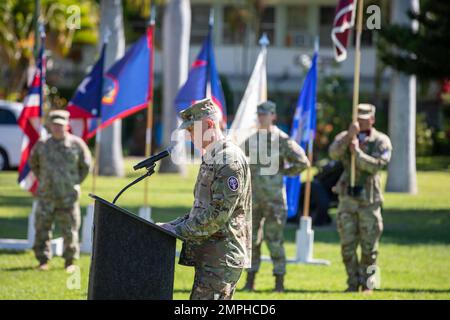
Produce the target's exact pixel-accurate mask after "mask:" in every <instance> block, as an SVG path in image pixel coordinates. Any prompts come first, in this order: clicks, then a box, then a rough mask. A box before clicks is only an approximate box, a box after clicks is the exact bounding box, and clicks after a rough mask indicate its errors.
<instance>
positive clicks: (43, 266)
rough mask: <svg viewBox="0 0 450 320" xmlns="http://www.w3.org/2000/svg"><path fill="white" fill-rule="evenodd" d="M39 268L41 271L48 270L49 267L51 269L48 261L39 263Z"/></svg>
mask: <svg viewBox="0 0 450 320" xmlns="http://www.w3.org/2000/svg"><path fill="white" fill-rule="evenodd" d="M37 269H38V270H39V271H48V269H49V266H48V263H47V262H41V263H39V266H38V267H37Z"/></svg>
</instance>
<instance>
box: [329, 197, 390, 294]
mask: <svg viewBox="0 0 450 320" xmlns="http://www.w3.org/2000/svg"><path fill="white" fill-rule="evenodd" d="M337 227H338V231H339V236H340V239H341V253H342V259H343V262H344V265H345V269H346V271H347V276H348V280H347V283H348V285H349V286H358V285H362V286H368V280H369V278H370V276H371V275H372V274H373V272H374V270H376V269H374V267H375V266H376V260H377V256H378V245H379V240H380V237H381V233H382V232H383V219H382V217H381V204H380V203H372V204H367V203H363V202H360V201H358V200H356V199H353V198H350V197H348V196H343V197H340V199H339V206H338V214H337ZM358 245H360V246H361V259H360V260H358V256H357V254H356V250H357V247H358Z"/></svg>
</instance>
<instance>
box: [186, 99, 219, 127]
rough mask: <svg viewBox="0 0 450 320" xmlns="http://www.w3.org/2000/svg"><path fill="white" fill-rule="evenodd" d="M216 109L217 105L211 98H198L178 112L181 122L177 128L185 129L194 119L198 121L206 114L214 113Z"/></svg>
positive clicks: (192, 123)
mask: <svg viewBox="0 0 450 320" xmlns="http://www.w3.org/2000/svg"><path fill="white" fill-rule="evenodd" d="M217 111H218V110H217V107H216V106H215V105H214V103H213V102H212V101H211V99H209V98H206V99H204V100H199V101H197V102H195V103H194V104H192V105H191V106H189V107H188V108H186V109H184V110H183V111H181V112H180V113H179V115H180V118H181V120H183V122H182V123H181V124H180V126H179V127H178V129H187V128H189V127H190V126H192V125H194V122H195V121H199V120H201V119H203V118H205V117H207V116H210V115H212V114H215V113H216V112H217Z"/></svg>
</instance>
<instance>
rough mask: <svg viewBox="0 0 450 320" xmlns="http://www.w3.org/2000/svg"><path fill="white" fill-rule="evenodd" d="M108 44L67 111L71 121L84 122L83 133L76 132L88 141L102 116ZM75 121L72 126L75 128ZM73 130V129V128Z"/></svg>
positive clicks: (104, 46) (104, 45) (103, 48)
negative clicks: (104, 71)
mask: <svg viewBox="0 0 450 320" xmlns="http://www.w3.org/2000/svg"><path fill="white" fill-rule="evenodd" d="M105 51H106V44H103V47H102V51H101V53H100V58H99V59H98V61H97V62H96V63H95V65H94V67H93V68H92V70H91V72H90V73H89V74H88V75H87V76H86V78H84V79H83V81H82V82H81V83H80V84H79V86H78V88H77V91H76V92H75V94H74V96H73V98H72V100H70V102H69V104H68V106H67V111H69V112H70V119H71V120H73V119H81V120H83V128H82V131H81V132H78V133H77V132H74V133H75V134H78V135H80V136H81V137H82V138H83V139H84V140H87V139H88V138H90V137H91V136H92V135H93V130H95V126H94V124H95V123H96V122H97V119H98V117H99V116H100V110H101V106H102V97H103V66H104V63H105V62H104V61H105ZM72 123H73V121H71V126H72V127H73V124H72ZM72 130H73V128H72Z"/></svg>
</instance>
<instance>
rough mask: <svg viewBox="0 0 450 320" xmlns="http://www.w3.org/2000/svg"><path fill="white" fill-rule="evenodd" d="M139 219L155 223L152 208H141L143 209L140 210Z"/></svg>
mask: <svg viewBox="0 0 450 320" xmlns="http://www.w3.org/2000/svg"><path fill="white" fill-rule="evenodd" d="M139 217H141V218H142V219H144V220H147V221H150V222H153V219H152V208H150V207H141V208H139Z"/></svg>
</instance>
